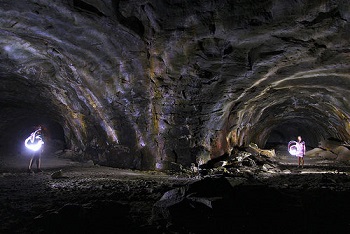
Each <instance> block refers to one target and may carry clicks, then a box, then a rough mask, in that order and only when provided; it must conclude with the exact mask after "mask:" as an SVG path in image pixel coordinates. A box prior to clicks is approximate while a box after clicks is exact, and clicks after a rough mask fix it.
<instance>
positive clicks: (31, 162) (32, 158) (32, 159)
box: [28, 155, 34, 170]
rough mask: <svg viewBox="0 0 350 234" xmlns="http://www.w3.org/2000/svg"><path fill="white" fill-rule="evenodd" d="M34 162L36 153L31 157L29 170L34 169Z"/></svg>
mask: <svg viewBox="0 0 350 234" xmlns="http://www.w3.org/2000/svg"><path fill="white" fill-rule="evenodd" d="M33 162H34V155H33V156H32V157H31V158H30V161H29V167H28V169H29V170H32V166H33Z"/></svg>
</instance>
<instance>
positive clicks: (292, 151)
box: [288, 141, 298, 156]
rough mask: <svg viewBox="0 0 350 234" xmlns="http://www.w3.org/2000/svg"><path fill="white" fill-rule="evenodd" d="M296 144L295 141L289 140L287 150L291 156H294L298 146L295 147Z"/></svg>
mask: <svg viewBox="0 0 350 234" xmlns="http://www.w3.org/2000/svg"><path fill="white" fill-rule="evenodd" d="M296 144H297V142H296V141H290V142H289V143H288V152H289V153H290V154H291V155H293V156H296V155H297V152H298V148H297V146H296Z"/></svg>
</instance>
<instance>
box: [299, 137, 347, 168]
mask: <svg viewBox="0 0 350 234" xmlns="http://www.w3.org/2000/svg"><path fill="white" fill-rule="evenodd" d="M305 156H307V157H321V158H324V159H328V160H336V161H339V162H343V163H349V162H350V149H349V147H347V145H345V144H344V143H343V142H341V141H339V140H335V139H329V140H322V141H320V142H319V145H318V147H316V148H314V149H312V150H309V151H307V152H306V154H305Z"/></svg>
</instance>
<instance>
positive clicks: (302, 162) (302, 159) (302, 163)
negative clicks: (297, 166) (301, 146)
mask: <svg viewBox="0 0 350 234" xmlns="http://www.w3.org/2000/svg"><path fill="white" fill-rule="evenodd" d="M301 167H304V157H301Z"/></svg>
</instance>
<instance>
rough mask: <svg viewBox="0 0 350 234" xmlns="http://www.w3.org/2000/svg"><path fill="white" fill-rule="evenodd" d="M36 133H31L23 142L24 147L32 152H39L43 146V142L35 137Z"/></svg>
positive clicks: (38, 137)
mask: <svg viewBox="0 0 350 234" xmlns="http://www.w3.org/2000/svg"><path fill="white" fill-rule="evenodd" d="M37 131H38V130H37ZM37 131H35V132H33V133H31V134H30V136H29V137H28V138H27V139H25V141H24V145H25V146H26V147H27V148H28V149H30V150H32V151H38V150H40V149H41V147H42V145H43V144H44V141H43V139H42V138H41V137H40V136H35V135H36V132H37Z"/></svg>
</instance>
